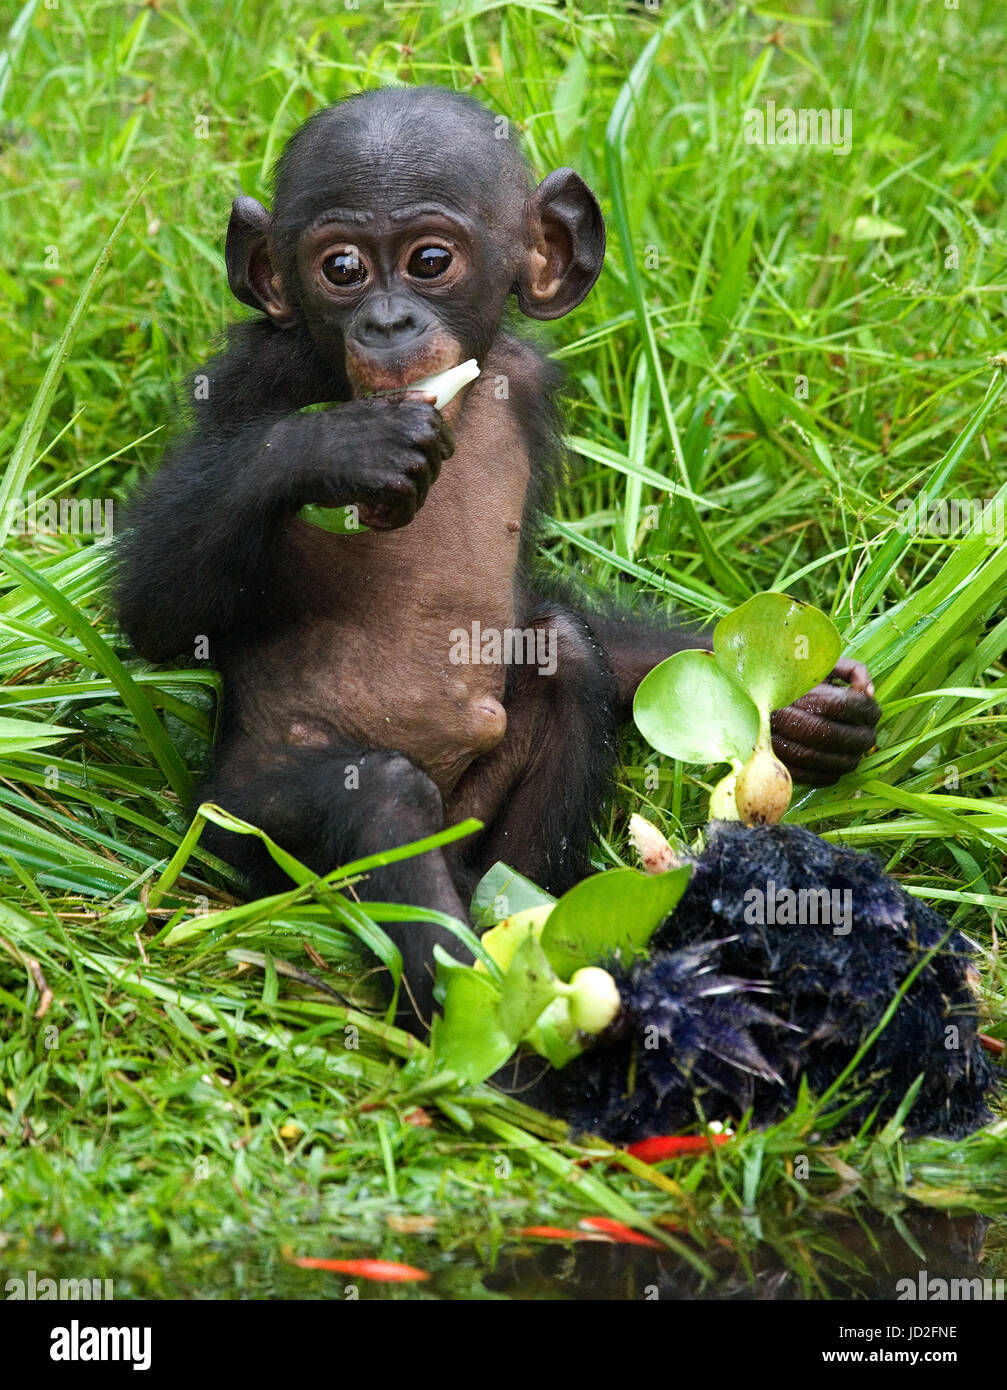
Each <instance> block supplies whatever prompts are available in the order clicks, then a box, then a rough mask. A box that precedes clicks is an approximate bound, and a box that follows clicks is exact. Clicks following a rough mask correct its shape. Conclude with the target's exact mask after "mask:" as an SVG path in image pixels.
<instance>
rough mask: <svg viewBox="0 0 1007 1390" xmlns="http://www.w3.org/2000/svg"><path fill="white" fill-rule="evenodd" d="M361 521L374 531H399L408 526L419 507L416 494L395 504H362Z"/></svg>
mask: <svg viewBox="0 0 1007 1390" xmlns="http://www.w3.org/2000/svg"><path fill="white" fill-rule="evenodd" d="M359 506H360V513H359V515H360V520H361V521H362V522H363V524H364V525H365V526H367V527H369V528H370V529H371V530H372V531H397V530H398V529H399V527H400V526H407V525H408V524H409V522H410V521H412V519H413V517H414V516H415V515H416V512H417V509H418V507H419V502H418V500H417V496H416V493H415V492H414V491H410V494H409V496H408V497H403V498H402V499H401V500H397V501H395V502H361V503H360V504H359Z"/></svg>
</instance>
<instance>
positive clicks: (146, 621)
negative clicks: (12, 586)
mask: <svg viewBox="0 0 1007 1390" xmlns="http://www.w3.org/2000/svg"><path fill="white" fill-rule="evenodd" d="M453 447H454V446H453V442H452V439H451V434H450V431H449V430H448V427H447V426H446V425H445V424H444V421H443V420H442V419H441V416H440V414H439V413H438V412H437V411H436V410H435V409H434V407H433V405H432V404H431V403H430V400H429V398H428V397H423V396H418V395H415V394H413V395H409V396H406V395H403V396H400V397H396V398H394V399H388V398H382V399H362V400H354V401H348V402H347V403H346V404H344V405H339V406H336V407H334V408H333V409H331V410H325V411H318V412H315V413H312V414H306V415H301V414H287V415H277V414H276V413H273V414H263V415H260V416H258V417H257V418H255V419H252V420H248V421H246V422H245V423H243V424H241V425H240V426H237V427H233V428H231V429H223V428H219V427H218V428H216V429H210V428H203V429H202V430H199V429H197V430H196V431H195V432H194V433H193V434H192V435H190V436H189V437H188V438H186V439H184V440H182V441H181V442H180V443H179V445H178V446H177V447H176V449H175V450H174V452H173V454H172V455H171V456H170V457H169V459H168V461H167V462H166V463H165V464H164V466H163V467H162V468H161V469H160V470H159V471H158V473H157V474H156V475H155V477H154V478H153V479H152V481H151V482H150V484H149V486H148V487H147V489H146V491H145V492H144V493H143V494H142V496H141V497H140V498H139V500H138V501H137V502H135V503H134V505H133V507H132V508H131V510H130V515H129V519H128V523H127V531H126V533H125V535H124V536H123V538H122V540H121V541H120V542H119V544H118V547H117V567H118V568H117V580H116V583H117V599H118V607H119V615H120V621H121V623H122V627H123V629H124V631H125V632H126V634H127V635H128V636H129V638H130V640H131V641H132V643H133V645H134V646H135V647H136V649H137V650H138V651H139V652H140V653H141V654H142V655H144V656H146V657H148V658H149V659H150V660H152V661H164V660H167V659H168V658H170V657H173V656H178V655H182V654H183V653H189V654H192V652H193V648H194V643H195V641H196V638H197V637H198V636H205V637H208V638H211V639H212V638H214V637H220V636H221V635H223V634H225V633H227V632H230V631H232V630H233V629H234V628H235V627H236V626H237V625H239V624H240V622H241V621H242V620H243V618H244V617H245V616H246V615H248V614H252V613H254V612H255V611H256V609H257V608H258V607H259V605H260V604H261V600H262V597H263V596H264V595H265V594H267V593H268V589H269V579H270V571H271V566H272V560H273V553H274V549H275V545H276V540H277V537H278V534H279V532H280V529H281V528H282V525H283V523H284V522H285V520H286V519H287V518H288V517H289V516H290V515H291V513H293V512H295V511H297V510H298V509H299V508H300V507H302V506H304V505H305V504H307V503H317V504H320V505H322V506H332V507H338V506H344V505H349V504H357V505H358V506H359V508H360V520H361V521H362V522H363V523H364V525H366V526H371V527H375V528H377V529H380V530H391V529H394V528H395V527H398V526H404V525H406V524H407V523H408V522H409V521H411V520H412V518H413V516H414V515H415V514H416V511H417V510H418V508H419V507H421V506H422V505H423V501H424V499H425V498H426V495H427V492H428V490H429V488H430V486H431V484H432V483H433V482H434V480H435V479H436V477H437V474H438V472H439V470H440V465H441V462H442V461H443V459H445V458H447V457H448V456H449V455H450V453H451V451H452V449H453Z"/></svg>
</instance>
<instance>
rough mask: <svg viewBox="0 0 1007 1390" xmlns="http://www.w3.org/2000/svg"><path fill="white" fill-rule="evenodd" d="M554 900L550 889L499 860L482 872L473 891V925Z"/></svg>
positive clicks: (489, 921)
mask: <svg viewBox="0 0 1007 1390" xmlns="http://www.w3.org/2000/svg"><path fill="white" fill-rule="evenodd" d="M555 901H556V899H555V898H554V897H553V896H552V894H551V893H547V892H546V891H545V889H544V888H540V887H539V886H538V884H537V883H532V881H531V879H530V878H524V877H523V876H522V875H521V874H519V873H518V871H517V870H516V869H512V868H510V866H509V865H507V864H502V863H500V862H499V861H497V863H496V864H494V865H493V867H492V868H491V869H487V871H486V873H484V874H483V876H482V878H481V879H480V880H479V882H478V883H477V885H476V890H475V892H474V893H473V894H472V908H471V916H472V925H473V926H474V927H476V928H479V927H491V926H493V924H494V923H495V922H502V921H503V919H504V918H505V917H512V916H513V915H514V913H515V912H523V911H524V910H525V908H526V907H541V906H542V905H543V904H544V903H554V902H555ZM501 909H502V910H501Z"/></svg>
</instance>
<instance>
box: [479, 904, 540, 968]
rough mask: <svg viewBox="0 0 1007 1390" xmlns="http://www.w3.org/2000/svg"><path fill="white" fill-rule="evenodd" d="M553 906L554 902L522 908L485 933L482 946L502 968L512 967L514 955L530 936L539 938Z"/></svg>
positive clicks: (481, 938)
mask: <svg viewBox="0 0 1007 1390" xmlns="http://www.w3.org/2000/svg"><path fill="white" fill-rule="evenodd" d="M552 907H553V904H552V903H540V904H539V906H538V907H525V908H522V909H521V911H520V912H514V913H512V914H511V916H510V917H505V918H504V919H503V921H502V922H498V923H497V925H496V926H495V927H490V929H489V931H488V932H484V933H483V935H482V936H481V937H480V938H479V940H480V943H481V945H482V948H483V950H484V951H485V952H486V954H487V955H488V956H489V958H490V959H491V960H492V961H493V962H494V964H495V965H497V966H498V967H499V968H500V970H502V971H507V970H509V969H510V968H511V965H512V963H513V961H514V957H515V956H516V955H517V953H518V951H519V950H520V948H521V947H522V946H523V945H524V943H525V941H526V940H527V939H528V937H529V936H532V937H534V938H535V940H536V941H538V940H539V938H540V937H541V935H542V928H543V927H544V926H545V922H546V918H547V917H548V916H549V913H550V912H551V911H552Z"/></svg>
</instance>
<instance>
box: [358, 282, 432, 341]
mask: <svg viewBox="0 0 1007 1390" xmlns="http://www.w3.org/2000/svg"><path fill="white" fill-rule="evenodd" d="M427 326H428V316H427V315H425V314H420V313H418V312H417V310H416V308H415V307H414V306H413V305H411V304H408V303H403V301H402V300H401V299H398V298H397V297H395V296H392V295H387V296H384V297H383V298H381V299H376V300H374V301H372V303H371V304H369V305H368V306H367V307H366V308H365V309H364V311H363V312H362V313H361V314H360V316H359V318H358V320H357V323H356V325H355V327H356V332H355V334H354V337H355V338H356V340H357V342H358V343H359V344H360V345H361V347H367V348H376V349H379V350H380V349H382V348H385V349H387V348H391V347H401V346H402V345H404V344H405V343H408V342H411V341H412V339H413V338H416V337H418V336H419V335H420V334H421V333H422V332H423V331H424V330H425V329H426V328H427Z"/></svg>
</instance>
